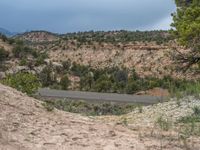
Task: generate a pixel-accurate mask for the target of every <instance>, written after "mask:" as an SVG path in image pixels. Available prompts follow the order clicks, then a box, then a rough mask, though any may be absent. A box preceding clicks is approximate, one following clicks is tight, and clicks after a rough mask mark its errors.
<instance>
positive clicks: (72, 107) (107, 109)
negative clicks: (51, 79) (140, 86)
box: [44, 99, 137, 116]
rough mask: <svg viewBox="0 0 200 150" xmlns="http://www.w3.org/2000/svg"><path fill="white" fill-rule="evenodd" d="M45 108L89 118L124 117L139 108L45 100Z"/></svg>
mask: <svg viewBox="0 0 200 150" xmlns="http://www.w3.org/2000/svg"><path fill="white" fill-rule="evenodd" d="M44 106H45V108H47V109H49V108H50V109H51V108H52V107H55V108H57V109H60V110H63V111H67V112H72V113H80V114H83V115H89V116H100V115H122V114H127V113H129V112H132V111H133V110H134V109H135V108H137V105H133V104H115V103H91V102H86V101H77V100H66V99H64V100H45V105H44Z"/></svg>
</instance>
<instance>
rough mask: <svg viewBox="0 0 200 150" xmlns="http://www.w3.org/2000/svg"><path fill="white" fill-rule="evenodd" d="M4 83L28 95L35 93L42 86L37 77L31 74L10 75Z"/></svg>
mask: <svg viewBox="0 0 200 150" xmlns="http://www.w3.org/2000/svg"><path fill="white" fill-rule="evenodd" d="M2 82H3V84H6V85H8V86H11V87H13V88H16V89H17V90H19V91H22V92H24V93H27V94H33V93H35V92H36V91H37V89H38V88H39V87H40V85H41V84H40V82H39V79H38V78H37V76H35V75H33V74H31V73H17V74H14V75H8V76H7V77H6V78H5V79H4V80H3V81H2Z"/></svg>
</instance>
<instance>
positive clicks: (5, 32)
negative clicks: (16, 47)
mask: <svg viewBox="0 0 200 150" xmlns="http://www.w3.org/2000/svg"><path fill="white" fill-rule="evenodd" d="M0 34H4V35H6V36H8V37H11V36H14V35H16V34H17V33H15V32H10V31H8V30H7V29H4V28H0Z"/></svg>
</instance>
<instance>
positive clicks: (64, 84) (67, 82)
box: [60, 75, 70, 90]
mask: <svg viewBox="0 0 200 150" xmlns="http://www.w3.org/2000/svg"><path fill="white" fill-rule="evenodd" d="M60 85H61V87H62V90H67V89H68V87H69V85H70V80H69V78H68V76H67V75H64V76H63V77H62V78H61V81H60Z"/></svg>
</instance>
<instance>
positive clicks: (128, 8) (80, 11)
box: [0, 0, 176, 33]
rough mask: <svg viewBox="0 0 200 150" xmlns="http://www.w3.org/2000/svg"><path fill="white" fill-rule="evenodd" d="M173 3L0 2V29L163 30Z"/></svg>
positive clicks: (117, 0) (148, 0)
mask: <svg viewBox="0 0 200 150" xmlns="http://www.w3.org/2000/svg"><path fill="white" fill-rule="evenodd" d="M175 10H176V7H175V4H174V0H0V27H2V28H5V29H8V30H10V31H13V32H24V31H30V30H47V31H51V32H56V33H66V32H78V31H90V30H98V31H102V30H104V31H108V30H160V29H163V30H167V29H169V28H170V24H171V22H172V18H171V13H173V12H174V11H175Z"/></svg>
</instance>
